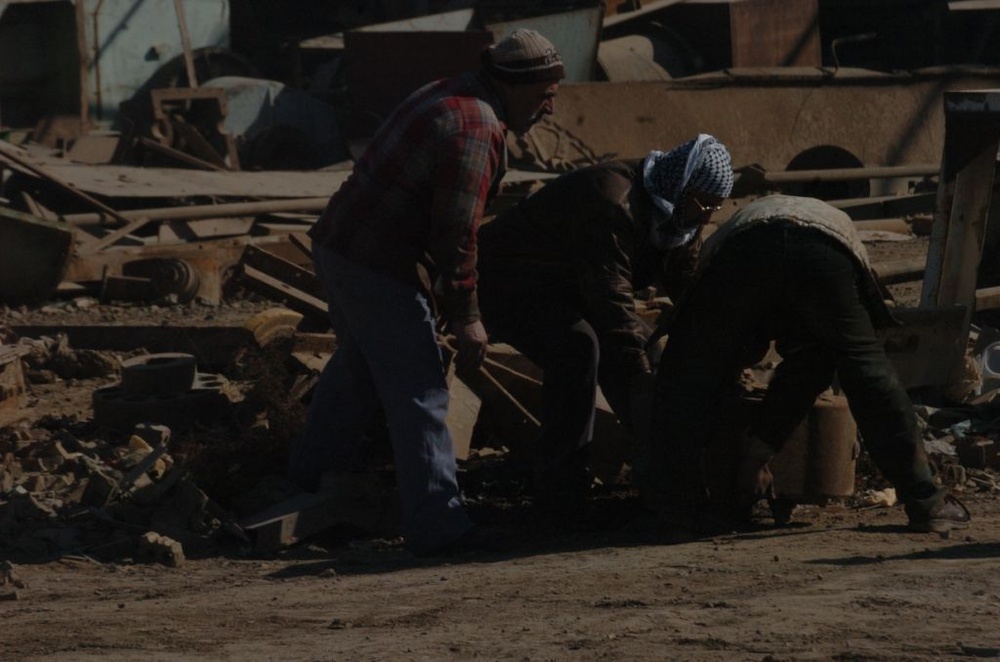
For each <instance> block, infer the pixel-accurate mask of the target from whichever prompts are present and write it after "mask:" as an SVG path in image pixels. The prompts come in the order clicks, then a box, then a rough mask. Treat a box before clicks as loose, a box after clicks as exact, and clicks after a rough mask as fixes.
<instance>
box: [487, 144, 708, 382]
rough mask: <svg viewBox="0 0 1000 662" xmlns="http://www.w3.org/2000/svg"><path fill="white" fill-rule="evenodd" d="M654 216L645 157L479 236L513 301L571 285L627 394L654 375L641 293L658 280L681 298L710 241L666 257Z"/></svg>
mask: <svg viewBox="0 0 1000 662" xmlns="http://www.w3.org/2000/svg"><path fill="white" fill-rule="evenodd" d="M652 211H653V207H652V203H651V201H650V200H649V196H648V195H647V194H646V192H645V190H644V188H643V185H642V161H641V160H638V159H636V160H628V161H609V162H606V163H600V164H597V165H593V166H588V167H586V168H581V169H579V170H575V171H573V172H570V173H567V174H565V175H562V176H561V177H559V178H558V179H556V180H553V181H552V182H550V183H548V184H547V185H546V186H544V187H543V188H541V189H540V190H538V191H537V192H535V193H534V194H532V195H530V196H528V197H527V198H525V199H524V200H522V201H521V202H520V203H519V204H518V205H517V206H516V207H514V208H512V209H510V210H508V211H507V212H505V213H504V214H502V215H500V216H499V217H498V218H496V219H495V220H493V221H491V222H489V223H487V224H485V225H484V226H483V227H482V228H481V229H480V233H479V241H480V246H479V251H480V270H481V271H482V272H483V273H484V276H486V277H489V278H490V279H501V280H502V283H503V289H504V290H505V291H506V292H507V293H508V296H518V292H522V293H523V294H522V296H531V295H532V285H533V284H535V285H537V284H539V283H551V282H553V281H560V282H563V283H565V284H566V285H567V287H566V288H565V291H567V292H569V293H571V296H575V297H576V303H577V305H578V306H579V309H580V313H581V316H582V317H583V318H584V319H586V320H587V321H588V322H589V323H590V324H591V326H593V327H594V330H595V331H596V332H597V335H598V337H599V338H600V342H601V353H602V360H601V364H602V365H601V372H602V373H603V374H604V376H606V377H608V378H612V376H614V377H616V378H617V379H613V381H616V382H618V384H620V385H622V386H623V387H624V385H625V384H627V383H628V380H629V379H630V378H631V377H632V376H634V375H635V374H637V373H640V372H648V371H649V363H648V361H647V359H646V354H645V345H646V339H647V337H648V334H649V329H648V326H647V325H646V324H644V323H643V321H642V320H641V319H640V318H639V317H638V316H637V314H636V307H635V301H634V299H633V293H634V292H635V291H636V290H640V289H642V288H645V287H647V286H649V285H652V284H654V283H658V284H659V285H660V287H661V289H662V291H663V292H664V293H665V294H667V295H668V296H670V297H671V298H673V299H674V300H675V301H676V300H677V298H678V297H679V296H680V294H681V292H682V291H683V290H684V289H686V287H687V285H688V283H689V282H690V280H691V277H692V275H693V273H694V266H695V262H696V259H697V251H698V247H699V246H700V244H701V241H700V236H699V237H696V238H695V240H694V241H692V242H691V243H689V244H688V245H687V246H685V247H680V248H676V249H673V250H670V251H668V252H667V253H665V254H664V253H663V252H661V251H657V250H656V249H655V248H654V247H653V245H652V244H651V242H650V241H649V236H650V222H651V213H652ZM494 282H496V281H494ZM604 381H605V380H603V379H602V388H604V390H605V392H606V393H607V390H608V389H607V388H605V384H604Z"/></svg>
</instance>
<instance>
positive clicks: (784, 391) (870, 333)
mask: <svg viewBox="0 0 1000 662" xmlns="http://www.w3.org/2000/svg"><path fill="white" fill-rule="evenodd" d="M697 273H698V275H697V281H696V283H695V284H694V285H693V286H692V288H691V290H690V291H689V296H688V297H687V298H686V299H685V301H684V302H682V304H681V306H680V308H679V310H678V311H677V315H676V317H675V319H674V321H673V324H672V326H671V329H670V337H669V341H668V342H667V346H666V349H665V350H664V353H663V356H662V359H661V362H660V365H659V371H658V375H657V383H656V390H655V395H654V403H655V404H654V407H653V414H652V416H653V425H652V429H651V438H650V444H651V449H650V452H651V458H650V467H649V471H648V475H647V477H646V483H647V484H646V485H645V492H646V494H645V496H646V498H647V503H649V505H650V506H651V507H652V508H653V509H654V510H655V511H657V513H658V514H659V515H660V516H661V517H662V518H663V519H664V520H665V521H666V522H667V523H668V524H673V525H676V526H680V527H682V528H687V529H690V530H693V531H696V532H697V531H702V532H709V531H711V530H718V529H719V528H720V527H724V526H730V525H731V524H732V518H733V515H734V513H735V514H743V515H748V513H749V506H751V505H752V504H753V502H754V501H755V500H756V499H757V498H759V497H760V496H764V495H766V494H767V492H768V489H769V485H770V472H769V471H768V468H767V463H768V460H769V459H770V458H771V456H772V455H774V454H775V453H777V452H778V451H779V450H781V446H782V443H783V442H784V440H785V439H787V438H788V437H789V435H790V434H791V432H792V431H793V429H794V428H795V426H796V425H797V424H798V423H799V422H800V421H801V420H802V419H803V418H804V417H805V416H806V414H807V413H808V411H809V410H810V408H811V407H812V405H813V403H814V401H815V399H816V397H817V396H818V395H819V394H820V393H821V392H822V391H824V390H825V389H826V388H827V387H829V386H830V384H831V382H832V380H833V378H834V374H836V376H837V378H838V379H839V382H840V385H841V387H842V388H843V391H844V394H845V395H846V397H847V401H848V405H849V407H850V410H851V413H852V415H853V416H854V418H855V420H856V421H857V424H858V429H859V431H860V433H861V436H862V439H863V442H864V446H865V448H866V450H867V451H868V453H869V454H870V456H871V458H872V459H873V461H874V462H875V465H876V466H877V467H878V469H879V471H881V472H882V474H883V475H884V476H885V477H886V478H887V479H888V480H889V481H890V482H891V483H892V484H893V485H894V486H895V488H896V491H897V494H898V495H899V499H900V501H901V502H902V503H903V504H904V506H905V509H906V514H907V516H908V518H909V526H910V528H911V529H913V530H915V531H935V532H944V531H947V530H949V529H953V528H964V527H966V526H967V525H968V523H969V521H970V516H969V512H968V510H966V508H965V507H964V506H963V505H962V504H961V503H960V502H959V501H958V500H957V499H955V498H954V497H953V496H952V495H951V494H949V493H948V491H947V490H946V489H944V488H939V487H938V486H937V485H936V484H935V483H934V481H933V479H932V476H931V470H930V466H929V465H928V461H927V457H926V454H925V451H924V448H923V444H922V442H921V439H920V435H919V432H918V428H917V421H916V416H915V414H914V412H913V406H912V403H911V402H910V398H909V396H908V395H907V393H906V391H905V390H904V389H903V387H902V385H901V384H900V382H899V379H898V378H897V376H896V374H895V371H894V370H893V367H892V365H891V363H890V362H889V359H888V357H887V356H886V354H885V351H884V349H883V347H882V343H881V342H880V341H879V339H878V338H877V337H876V334H875V329H876V327H877V326H880V325H888V324H893V323H894V321H893V320H892V318H891V314H890V312H889V310H888V308H887V307H886V305H885V300H884V299H883V297H882V296H881V294H880V291H879V289H878V285H877V283H876V281H875V277H874V275H873V273H872V271H871V267H870V263H869V258H868V255H867V253H866V251H865V248H864V245H863V244H862V243H861V240H860V239H859V237H858V235H857V232H856V231H855V229H854V226H853V223H852V222H851V219H850V218H849V217H848V216H847V214H845V213H844V212H842V211H840V210H838V209H836V208H834V207H832V206H830V205H828V204H826V203H824V202H822V201H820V200H816V199H813V198H801V197H792V196H784V195H772V196H768V197H765V198H762V199H760V200H757V201H755V202H753V203H751V204H749V205H747V206H746V207H744V208H743V209H741V210H740V211H738V212H737V213H736V214H735V215H734V216H733V217H732V218H731V219H729V220H728V221H727V222H725V223H724V224H723V225H722V226H720V228H719V230H718V231H717V232H716V233H714V234H713V235H712V236H711V237H709V238H708V240H706V242H705V245H704V247H703V249H702V253H701V256H700V259H699V263H698V270H697ZM761 340H763V341H765V342H766V341H769V340H775V341H776V342H777V348H778V353H779V354H780V355H781V356H782V362H781V363H780V364H779V365H778V367H777V369H776V371H775V375H774V379H773V380H772V382H771V384H770V385H769V387H768V389H767V393H766V394H765V396H764V400H763V402H762V411H761V417H760V419H759V420H758V421H756V422H755V424H754V426H753V427H752V428H751V429H750V431H749V432H748V434H747V435H746V437H745V438H744V439H743V440H742V443H741V446H742V448H741V451H740V452H741V458H740V460H739V463H738V464H739V470H738V474H737V477H736V482H737V484H736V486H735V494H736V496H735V498H734V499H733V500H734V501H735V503H728V504H718V503H713V502H712V501H710V500H709V496H710V495H708V494H707V489H706V479H705V471H706V470H708V468H706V467H704V466H703V457H704V447H705V443H706V440H707V439H708V437H709V435H711V434H712V430H713V422H714V419H715V418H716V417H717V416H718V412H719V405H720V400H721V398H722V396H723V394H724V391H725V390H726V386H727V385H729V384H732V383H733V381H734V380H736V379H737V378H738V375H739V373H740V371H741V369H742V368H743V367H744V366H745V360H744V358H745V357H746V356H748V355H750V354H751V349H752V345H755V344H756V345H758V346H759V344H760V341H761Z"/></svg>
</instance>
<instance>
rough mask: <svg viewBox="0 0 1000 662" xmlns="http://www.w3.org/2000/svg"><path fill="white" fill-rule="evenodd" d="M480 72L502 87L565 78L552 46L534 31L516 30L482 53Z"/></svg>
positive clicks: (560, 60) (564, 71)
mask: <svg viewBox="0 0 1000 662" xmlns="http://www.w3.org/2000/svg"><path fill="white" fill-rule="evenodd" d="M481 59H482V64H483V69H485V70H486V73H488V74H489V75H490V76H493V77H494V78H497V79H499V80H502V81H504V82H506V83H513V84H525V83H540V82H543V81H557V80H559V79H560V78H564V77H565V76H566V70H565V69H564V68H563V62H562V58H560V57H559V53H558V52H556V47H555V46H553V45H552V42H551V41H549V40H548V39H546V38H545V37H543V36H542V35H541V34H539V33H538V32H536V31H535V30H528V29H526V28H518V29H517V30H514V31H513V32H511V33H510V34H509V35H507V36H506V37H504V38H503V39H501V40H500V41H498V42H497V43H495V44H493V45H492V46H490V47H489V48H487V49H486V50H484V51H483V54H482V58H481Z"/></svg>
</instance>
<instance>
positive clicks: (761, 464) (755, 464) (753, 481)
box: [732, 456, 774, 522]
mask: <svg viewBox="0 0 1000 662" xmlns="http://www.w3.org/2000/svg"><path fill="white" fill-rule="evenodd" d="M761 499H768V500H773V499H774V476H772V475H771V469H770V467H768V465H767V460H763V459H758V458H755V457H750V456H744V457H743V458H742V459H741V460H740V463H739V468H738V469H737V470H736V485H735V488H734V495H733V504H732V508H733V513H732V515H733V518H734V519H736V520H738V521H747V522H749V521H750V520H751V517H752V513H753V507H754V506H755V505H756V504H757V502H758V501H760V500H761Z"/></svg>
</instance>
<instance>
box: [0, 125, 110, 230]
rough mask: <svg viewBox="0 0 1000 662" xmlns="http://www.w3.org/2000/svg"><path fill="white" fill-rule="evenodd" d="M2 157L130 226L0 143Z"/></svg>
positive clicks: (99, 202) (98, 202)
mask: <svg viewBox="0 0 1000 662" xmlns="http://www.w3.org/2000/svg"><path fill="white" fill-rule="evenodd" d="M0 156H2V157H3V158H5V159H7V160H8V161H10V162H11V163H14V164H15V165H18V166H20V167H22V168H24V169H26V170H28V171H29V172H31V173H32V174H33V175H37V176H38V177H41V178H42V179H44V180H45V181H47V182H51V183H52V184H55V185H56V186H58V187H59V188H61V189H63V190H64V191H66V192H67V193H69V194H71V195H73V196H75V197H77V198H79V199H80V200H83V201H84V202H86V203H87V204H89V205H91V206H93V207H96V208H97V209H100V210H101V211H102V212H104V213H105V214H107V215H108V216H110V217H112V218H114V219H115V220H117V221H118V222H119V223H121V224H123V225H127V224H128V219H126V218H125V217H124V216H122V215H121V214H119V213H118V212H117V211H115V210H114V209H112V208H111V207H108V206H107V205H106V204H104V203H103V202H101V201H100V200H97V199H96V198H92V197H91V196H89V195H87V194H86V193H84V192H83V191H81V190H79V189H77V188H75V187H74V186H72V185H71V184H68V183H67V182H64V181H63V180H61V179H59V178H58V177H56V176H54V175H51V174H49V173H47V172H45V171H44V170H42V169H41V168H38V167H37V166H35V165H34V164H32V163H29V162H28V161H26V160H24V159H22V158H21V157H20V156H18V155H17V154H13V153H11V151H10V150H9V149H8V148H7V146H6V145H5V144H4V142H3V141H0Z"/></svg>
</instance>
